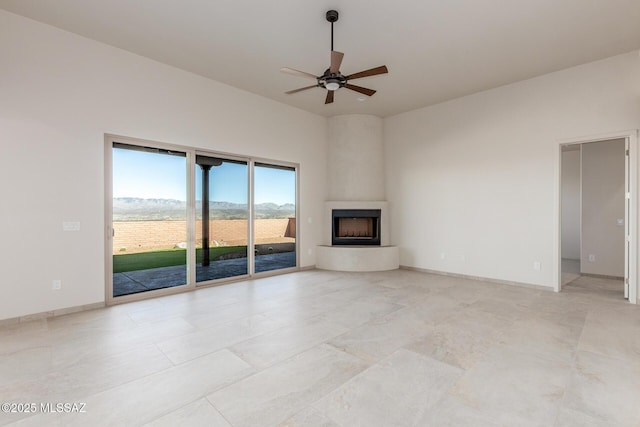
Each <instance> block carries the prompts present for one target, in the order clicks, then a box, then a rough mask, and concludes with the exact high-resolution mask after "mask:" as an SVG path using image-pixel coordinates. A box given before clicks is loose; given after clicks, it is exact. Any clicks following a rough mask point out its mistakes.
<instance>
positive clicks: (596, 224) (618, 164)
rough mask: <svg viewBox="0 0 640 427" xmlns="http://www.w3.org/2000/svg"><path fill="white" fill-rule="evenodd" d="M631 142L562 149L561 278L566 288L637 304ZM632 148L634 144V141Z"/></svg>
mask: <svg viewBox="0 0 640 427" xmlns="http://www.w3.org/2000/svg"><path fill="white" fill-rule="evenodd" d="M631 139H632V138H631V137H630V136H625V137H618V138H610V139H596V140H585V141H575V142H571V143H567V144H563V145H561V147H560V155H561V160H560V171H561V173H560V245H559V246H560V247H559V258H560V263H559V267H560V269H559V270H560V274H559V283H558V290H560V289H561V288H562V287H564V286H572V287H573V288H571V289H572V290H574V288H576V289H580V288H584V289H585V290H587V289H588V290H590V291H598V292H600V293H603V292H604V293H608V294H609V295H610V296H611V297H612V298H616V299H617V298H626V299H629V300H630V301H631V302H632V303H635V302H636V295H637V292H636V291H637V288H636V280H635V278H636V276H635V271H636V261H635V259H634V258H635V249H634V247H633V246H632V244H631V243H632V242H631V239H630V238H629V237H630V236H632V235H635V234H633V233H632V229H633V230H635V224H636V216H635V215H636V214H635V211H636V210H635V208H634V206H633V204H632V200H633V201H634V203H635V197H633V198H632V197H631V195H632V194H634V195H635V191H636V190H635V187H636V186H635V184H634V183H635V181H634V180H633V179H632V176H634V177H635V176H636V175H635V174H636V168H635V165H632V162H631V161H630V159H631V157H630V148H631V147H630V145H631V142H632V141H631ZM634 143H635V141H634Z"/></svg>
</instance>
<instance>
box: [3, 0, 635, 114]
mask: <svg viewBox="0 0 640 427" xmlns="http://www.w3.org/2000/svg"><path fill="white" fill-rule="evenodd" d="M0 8H3V9H6V10H8V11H10V12H14V13H17V14H19V15H23V16H26V17H29V18H32V19H35V20H38V21H42V22H45V23H48V24H51V25H54V26H56V27H60V28H62V29H65V30H68V31H71V32H74V33H77V34H80V35H83V36H85V37H88V38H91V39H95V40H98V41H101V42H104V43H107V44H110V45H113V46H117V47H119V48H122V49H125V50H128V51H131V52H134V53H137V54H140V55H143V56H146V57H149V58H153V59H155V60H158V61H161V62H164V63H167V64H170V65H173V66H176V67H179V68H182V69H185V70H188V71H192V72H194V73H197V74H200V75H202V76H205V77H209V78H211V79H214V80H217V81H220V82H223V83H227V84H229V85H231V86H235V87H238V88H240V89H244V90H246V91H249V92H252V93H255V94H258V95H262V96H265V97H267V98H271V99H274V100H276V101H280V102H283V103H286V104H289V105H292V106H295V107H298V108H302V109H304V110H307V111H310V112H313V113H317V114H321V115H325V116H332V115H337V114H346V113H362V114H375V115H378V116H381V117H385V116H389V115H393V114H397V113H400V112H404V111H408V110H411V109H414V108H418V107H423V106H427V105H432V104H435V103H438V102H441V101H444V100H448V99H453V98H457V97H459V96H463V95H467V94H471V93H474V92H478V91H482V90H485V89H489V88H493V87H497V86H501V85H505V84H508V83H512V82H515V81H519V80H523V79H526V78H530V77H534V76H538V75H541V74H546V73H549V72H552V71H556V70H561V69H564V68H568V67H571V66H574V65H579V64H583V63H587V62H591V61H594V60H597V59H601V58H606V57H609V56H613V55H616V54H620V53H625V52H629V51H632V50H636V49H640V1H639V0H482V1H478V0H446V1H445V0H396V1H376V2H373V1H371V0H349V1H340V0H317V1H314V2H309V1H302V0H270V1H265V0H245V1H238V0H102V1H100V0H93V1H87V0H0ZM329 9H336V10H338V12H339V13H340V19H339V21H338V22H337V23H336V24H335V26H334V30H335V34H334V47H335V50H338V51H341V52H344V53H345V57H344V60H343V62H342V67H341V71H342V72H343V74H352V73H355V72H358V71H362V70H365V69H369V68H373V67H376V66H379V65H387V66H388V68H389V74H387V75H381V76H375V77H368V78H364V79H360V80H357V81H354V83H355V84H358V85H360V86H365V87H369V88H372V89H375V90H377V91H378V93H376V94H375V95H374V96H373V97H371V98H368V99H366V100H365V101H362V102H360V101H358V97H359V96H360V94H358V93H356V92H352V91H350V90H347V89H340V90H339V91H338V92H336V94H335V102H334V103H333V104H329V105H325V104H324V98H325V91H324V89H320V88H314V89H310V90H307V91H305V92H300V93H297V94H293V95H285V94H284V92H285V91H287V90H290V89H295V88H298V87H303V86H308V85H311V84H314V81H313V80H307V79H305V78H301V77H296V76H291V75H287V74H283V73H281V72H280V71H279V70H280V68H281V67H291V68H294V69H298V70H302V71H306V72H309V73H311V74H315V75H319V74H321V73H322V72H324V70H325V69H326V68H328V66H329V55H330V54H329V51H330V28H331V26H330V24H329V23H328V22H327V21H326V20H325V12H326V11H327V10H329Z"/></svg>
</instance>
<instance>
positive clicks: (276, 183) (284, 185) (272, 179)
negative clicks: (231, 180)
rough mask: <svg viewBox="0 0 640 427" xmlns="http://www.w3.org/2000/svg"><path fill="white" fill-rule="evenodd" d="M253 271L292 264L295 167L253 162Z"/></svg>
mask: <svg viewBox="0 0 640 427" xmlns="http://www.w3.org/2000/svg"><path fill="white" fill-rule="evenodd" d="M253 182H254V184H253V191H254V244H255V248H254V249H255V251H254V253H255V272H256V273H261V272H265V271H272V270H280V269H284V268H292V267H295V266H296V170H295V168H292V167H288V166H278V165H273V164H267V163H258V162H256V163H255V166H254V169H253Z"/></svg>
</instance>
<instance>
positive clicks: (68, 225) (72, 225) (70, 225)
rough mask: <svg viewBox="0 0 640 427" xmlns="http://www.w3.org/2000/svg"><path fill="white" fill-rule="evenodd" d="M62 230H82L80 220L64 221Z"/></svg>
mask: <svg viewBox="0 0 640 427" xmlns="http://www.w3.org/2000/svg"><path fill="white" fill-rule="evenodd" d="M62 231H80V222H79V221H65V222H63V223H62Z"/></svg>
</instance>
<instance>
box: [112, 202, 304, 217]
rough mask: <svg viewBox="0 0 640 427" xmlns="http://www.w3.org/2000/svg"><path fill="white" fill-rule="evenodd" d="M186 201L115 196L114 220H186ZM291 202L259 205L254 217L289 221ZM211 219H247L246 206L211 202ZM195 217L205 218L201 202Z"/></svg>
mask: <svg viewBox="0 0 640 427" xmlns="http://www.w3.org/2000/svg"><path fill="white" fill-rule="evenodd" d="M186 212H187V202H185V201H182V200H175V199H143V198H138V197H114V199H113V220H114V221H159V220H185V219H186V216H187V215H186ZM295 212H296V207H295V205H294V204H292V203H286V204H283V205H278V204H277V203H269V202H268V203H258V204H256V205H255V217H256V218H259V219H269V218H290V217H293V216H295ZM209 215H210V218H211V219H246V218H247V204H245V203H233V202H209ZM196 217H197V219H201V217H202V201H200V200H197V201H196Z"/></svg>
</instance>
